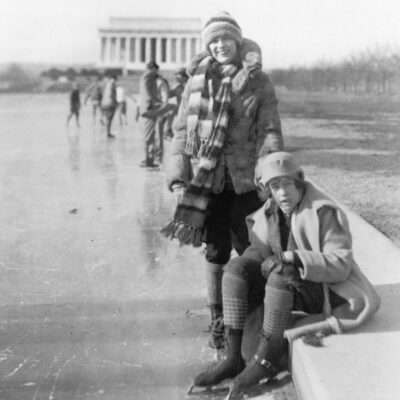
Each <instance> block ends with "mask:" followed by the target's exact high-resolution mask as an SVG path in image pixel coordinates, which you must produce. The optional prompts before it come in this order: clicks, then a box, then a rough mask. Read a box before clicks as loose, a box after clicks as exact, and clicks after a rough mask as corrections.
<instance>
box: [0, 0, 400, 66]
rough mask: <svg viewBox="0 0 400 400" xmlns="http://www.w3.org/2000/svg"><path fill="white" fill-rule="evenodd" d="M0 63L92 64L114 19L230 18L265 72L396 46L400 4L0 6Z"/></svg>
mask: <svg viewBox="0 0 400 400" xmlns="http://www.w3.org/2000/svg"><path fill="white" fill-rule="evenodd" d="M0 3H1V4H2V7H1V10H0V62H9V61H24V62H54V63H67V64H68V63H78V62H84V63H91V62H96V60H97V57H98V54H97V51H98V36H97V29H98V28H99V27H100V26H106V25H107V23H108V18H109V17H111V16H115V17H120V16H123V17H129V16H132V17H140V16H144V17H151V16H157V17H200V18H201V19H202V22H203V23H204V22H205V21H206V20H207V18H208V17H209V16H211V15H213V14H215V13H216V12H218V11H221V10H226V11H228V12H230V13H231V14H232V15H234V16H235V18H236V19H237V21H238V22H239V24H240V25H241V27H242V31H243V35H244V36H246V37H249V38H251V39H253V40H256V41H257V42H258V43H259V44H260V45H261V47H262V49H263V59H264V66H265V67H266V68H276V67H288V66H292V65H297V66H299V65H310V64H312V63H315V62H317V61H320V60H326V61H337V60H340V59H341V58H343V57H346V56H348V55H349V54H352V53H357V52H360V51H362V50H365V49H367V48H374V47H375V46H377V45H379V46H382V45H390V46H392V47H397V48H400V0H1V1H0Z"/></svg>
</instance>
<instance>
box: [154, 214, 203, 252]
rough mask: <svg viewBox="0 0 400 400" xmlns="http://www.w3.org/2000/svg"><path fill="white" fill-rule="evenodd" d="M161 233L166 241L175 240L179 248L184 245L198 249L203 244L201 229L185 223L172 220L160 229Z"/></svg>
mask: <svg viewBox="0 0 400 400" xmlns="http://www.w3.org/2000/svg"><path fill="white" fill-rule="evenodd" d="M161 233H162V234H163V235H164V236H165V237H166V238H167V239H170V240H173V239H177V240H178V241H179V244H180V246H181V247H182V246H185V245H192V246H193V247H200V246H201V245H202V244H203V230H202V228H201V227H198V226H194V225H190V224H188V223H185V222H180V221H175V220H172V221H170V222H168V223H167V224H166V225H165V226H164V227H163V228H161Z"/></svg>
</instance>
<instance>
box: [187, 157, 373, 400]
mask: <svg viewBox="0 0 400 400" xmlns="http://www.w3.org/2000/svg"><path fill="white" fill-rule="evenodd" d="M256 181H257V183H258V185H259V186H260V187H261V188H262V189H263V190H265V191H266V192H267V193H269V197H268V199H267V201H266V202H265V204H264V205H263V206H262V207H261V208H260V209H259V210H258V211H256V212H255V213H254V214H252V215H251V216H249V217H248V219H247V223H248V228H249V233H250V238H251V239H250V241H251V244H250V246H249V247H248V248H247V249H246V250H245V252H244V253H243V254H242V256H239V257H236V258H233V259H232V260H230V262H229V263H228V264H227V265H226V266H225V273H224V277H223V281H222V295H223V306H224V323H225V329H226V339H227V352H226V354H225V358H224V359H223V360H219V361H218V362H216V363H213V364H211V365H210V366H209V367H208V368H207V369H206V370H205V371H204V372H203V373H201V374H199V375H198V376H197V377H196V378H195V379H194V385H195V386H200V387H211V386H213V385H216V384H218V383H220V382H221V381H223V380H224V379H228V378H233V380H232V382H231V384H230V395H229V396H228V398H233V397H235V396H236V395H239V394H242V393H243V392H246V391H248V390H249V389H250V388H252V387H253V386H255V385H257V384H258V383H259V381H260V380H264V379H273V378H274V377H275V376H276V375H277V373H278V372H279V371H280V370H281V369H282V365H281V364H282V359H283V358H284V355H285V349H286V343H285V342H286V340H285V337H284V333H285V330H287V329H289V328H291V327H292V324H293V319H292V311H293V310H296V311H303V312H305V313H307V314H311V315H314V314H318V318H315V316H314V318H312V319H311V318H310V320H312V321H313V323H312V324H310V325H304V326H303V327H302V328H301V330H302V332H303V334H304V333H305V332H307V333H311V332H314V333H315V332H316V331H320V330H321V331H324V332H325V334H328V333H340V332H341V331H342V330H343V331H345V330H349V329H352V328H355V327H357V326H359V325H360V324H361V323H363V322H365V321H366V320H367V319H368V318H369V317H371V316H372V314H373V313H374V312H375V311H376V310H377V309H378V307H379V303H380V300H379V297H378V295H377V293H376V292H375V290H374V288H373V287H372V286H371V284H370V283H369V282H368V280H367V278H366V277H365V276H364V275H363V274H362V272H361V271H360V269H359V267H358V266H357V264H356V263H355V261H354V259H353V252H352V239H351V233H350V230H349V225H348V221H347V217H346V214H345V213H344V212H343V211H342V210H341V208H340V207H339V206H338V205H337V204H336V203H335V201H334V200H332V199H331V198H330V197H329V196H328V195H327V194H325V193H324V192H322V191H320V190H319V189H317V188H316V187H315V186H314V185H313V184H312V183H310V182H308V181H306V180H305V178H304V172H303V169H302V168H301V167H300V166H299V165H298V163H297V162H296V160H295V159H294V157H293V156H292V155H291V154H289V153H286V152H276V153H273V154H270V155H268V156H266V157H264V158H263V159H261V160H260V162H259V165H258V169H257V175H256ZM260 304H264V317H263V323H262V332H261V338H260V341H259V345H258V348H257V350H256V352H255V355H254V356H253V358H252V359H251V360H250V361H249V362H248V364H247V365H245V362H244V360H243V357H242V354H241V344H242V337H243V329H244V325H245V320H246V317H247V315H248V313H249V311H250V310H251V308H253V309H254V307H255V306H257V305H260ZM328 317H329V318H328ZM326 318H328V319H327V320H326ZM317 319H319V320H320V321H324V322H322V323H321V322H320V323H315V321H316V320H317ZM297 329H300V328H297ZM286 335H288V336H289V337H290V331H289V332H286ZM285 367H286V366H284V367H283V368H285Z"/></svg>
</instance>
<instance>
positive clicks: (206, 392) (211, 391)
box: [186, 384, 229, 397]
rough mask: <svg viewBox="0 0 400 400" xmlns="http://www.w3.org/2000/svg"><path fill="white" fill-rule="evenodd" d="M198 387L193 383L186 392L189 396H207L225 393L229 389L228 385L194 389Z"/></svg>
mask: <svg viewBox="0 0 400 400" xmlns="http://www.w3.org/2000/svg"><path fill="white" fill-rule="evenodd" d="M195 388H196V385H195V384H191V385H190V387H189V390H188V391H187V392H186V396H187V397H194V396H197V397H202V396H204V397H207V396H218V395H221V396H222V395H225V393H226V392H227V391H228V390H229V388H228V387H222V388H216V387H212V386H207V387H206V388H201V389H199V390H196V391H195V390H194V389H195Z"/></svg>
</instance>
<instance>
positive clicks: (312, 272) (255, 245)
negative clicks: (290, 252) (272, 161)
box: [243, 182, 380, 330]
mask: <svg viewBox="0 0 400 400" xmlns="http://www.w3.org/2000/svg"><path fill="white" fill-rule="evenodd" d="M272 208H273V207H272V206H271V201H270V200H268V201H267V202H266V203H265V205H264V206H263V207H262V208H260V209H259V210H258V211H256V212H255V213H253V214H251V215H249V216H248V217H247V223H248V229H249V237H250V243H251V244H250V246H249V247H248V248H247V249H246V250H245V252H244V253H243V257H247V258H250V259H252V260H255V261H257V262H259V263H260V264H261V263H262V262H263V261H264V260H265V259H266V258H267V257H268V256H270V255H271V254H272V249H271V245H270V242H269V233H268V232H269V227H268V215H269V213H271V212H273V209H272ZM324 208H329V209H330V210H332V211H334V213H335V214H334V216H335V218H332V213H331V212H328V213H327V212H321V211H322V210H323V209H324ZM324 216H325V217H329V216H330V217H329V218H324ZM333 219H334V220H335V221H333ZM291 229H292V232H293V237H294V240H295V242H296V245H297V250H296V253H297V255H298V257H299V258H300V260H301V262H302V265H303V268H300V276H301V278H302V279H305V280H309V281H313V282H322V283H327V284H328V287H329V289H331V290H332V291H334V292H335V293H337V294H338V295H339V296H341V297H343V298H344V299H346V300H347V304H345V305H343V306H340V307H338V309H335V310H333V316H335V317H337V318H338V320H339V322H340V326H341V329H343V330H349V329H353V328H356V327H358V326H359V325H360V324H362V323H363V322H364V321H366V320H367V319H368V318H370V317H371V316H372V314H373V313H375V312H376V311H377V309H378V308H379V304H380V299H379V296H378V294H377V293H376V291H375V289H374V288H373V287H372V285H371V284H370V282H369V281H368V279H367V278H366V277H365V276H364V274H363V273H362V272H361V270H360V268H359V267H358V265H357V264H356V262H355V261H354V258H353V251H352V237H351V233H350V229H349V224H348V220H347V216H346V214H345V213H344V212H343V211H342V210H341V208H340V207H339V206H338V205H337V204H336V203H335V202H334V201H333V200H332V199H331V198H329V197H328V196H327V195H326V194H325V193H323V192H322V191H320V190H319V189H317V188H316V187H315V186H314V185H313V184H312V183H310V182H306V190H305V193H304V196H303V199H302V201H301V202H300V204H299V206H298V208H297V210H295V211H294V212H293V214H292V219H291Z"/></svg>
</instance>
